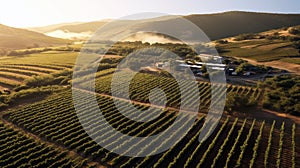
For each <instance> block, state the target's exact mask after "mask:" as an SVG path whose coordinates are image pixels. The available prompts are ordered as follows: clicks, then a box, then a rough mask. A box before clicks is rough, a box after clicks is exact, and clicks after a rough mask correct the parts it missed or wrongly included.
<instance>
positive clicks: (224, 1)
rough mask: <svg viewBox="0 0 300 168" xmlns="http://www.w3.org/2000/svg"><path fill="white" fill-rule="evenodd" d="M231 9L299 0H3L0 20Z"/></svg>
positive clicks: (291, 5) (288, 7) (27, 23)
mask: <svg viewBox="0 0 300 168" xmlns="http://www.w3.org/2000/svg"><path fill="white" fill-rule="evenodd" d="M231 10H242V11H259V12H276V13H300V0H3V1H1V5H0V24H5V25H9V26H14V27H31V26H43V25H49V24H56V23H63V22H76V21H94V20H101V19H107V18H119V17H123V16H126V15H130V14H135V13H139V12H160V13H168V14H178V15H186V14H194V13H215V12H224V11H231Z"/></svg>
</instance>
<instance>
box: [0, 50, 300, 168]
mask: <svg viewBox="0 0 300 168" xmlns="http://www.w3.org/2000/svg"><path fill="white" fill-rule="evenodd" d="M77 54H78V53H76V52H65V51H46V52H41V53H34V54H30V55H27V56H24V57H18V58H15V57H3V58H2V59H0V64H1V65H0V90H1V91H3V90H5V89H8V90H10V91H12V94H14V93H19V91H18V89H20V90H21V91H20V92H22V91H26V89H28V90H30V89H32V90H34V89H40V90H37V91H41V90H43V89H45V88H43V87H46V90H47V89H48V88H47V87H49V83H44V81H43V80H40V81H38V82H37V84H38V85H37V86H34V85H31V86H30V85H29V84H30V82H28V81H29V79H32V78H37V79H39V78H38V77H43V76H47V75H53V76H54V78H55V79H58V78H61V77H65V76H67V75H69V76H68V78H67V80H68V81H67V82H66V83H64V85H63V86H61V85H60V83H58V84H53V85H55V87H58V88H60V89H59V91H57V92H49V93H48V92H45V93H47V95H48V96H49V97H44V99H43V100H42V101H38V102H35V103H32V102H30V103H27V104H26V105H23V104H21V106H20V107H18V108H13V106H12V107H11V108H6V109H5V110H4V111H2V112H1V115H0V117H1V120H3V121H0V132H1V135H0V137H1V138H0V141H1V144H0V146H1V148H0V158H1V159H0V167H123V168H125V167H126V168H127V167H139V168H144V167H155V168H160V167H167V168H175V167H195V168H199V167H226V168H231V167H278V168H279V167H286V168H291V167H292V168H295V167H299V166H298V165H300V159H299V157H300V153H299V151H300V148H299V147H300V140H299V138H298V137H299V135H300V132H299V128H298V125H296V124H294V123H292V122H286V121H280V120H273V119H269V120H261V119H254V118H253V117H252V118H251V117H249V118H247V117H242V115H241V117H233V116H230V115H223V117H222V118H221V120H220V122H218V123H214V124H216V129H215V130H213V129H209V130H208V132H206V135H204V136H205V137H207V138H208V139H207V140H206V141H203V142H199V140H198V137H199V135H200V134H201V132H203V128H204V127H203V124H204V122H205V120H206V113H207V111H208V110H209V107H210V106H213V105H214V104H212V102H211V97H212V96H215V97H216V100H217V101H218V100H220V99H221V98H222V96H224V95H225V94H226V92H227V95H230V94H233V95H239V96H244V97H243V98H245V99H247V100H249V102H251V103H253V104H256V103H259V100H260V98H261V97H262V95H263V91H262V90H261V89H259V88H255V87H246V86H238V85H222V84H216V85H215V86H216V88H215V92H214V93H213V94H214V95H212V89H211V86H212V84H210V83H209V82H197V83H196V86H197V87H198V88H197V89H198V91H199V95H193V94H192V93H193V92H192V91H191V90H192V89H193V88H192V85H190V83H189V82H187V81H185V80H181V81H179V82H180V84H181V85H182V86H183V87H185V88H186V90H187V92H184V93H181V90H180V87H179V84H178V81H176V79H175V78H172V77H166V76H164V75H157V74H156V75H155V74H149V73H137V74H136V75H135V76H134V78H133V79H132V80H131V82H130V85H129V98H130V100H131V101H128V100H127V99H126V96H124V95H126V92H125V91H126V90H124V89H122V88H125V87H127V86H126V81H127V80H128V79H129V77H130V75H129V73H127V71H126V70H125V71H116V72H115V70H116V69H115V68H112V67H110V66H108V67H106V68H105V69H104V70H102V69H101V70H99V71H98V72H96V74H95V76H94V75H91V74H88V73H85V72H84V71H82V72H79V73H82V75H83V76H82V77H81V78H79V79H74V80H73V82H74V83H75V84H78V85H77V86H78V88H76V89H74V90H73V91H74V92H76V93H77V94H74V95H72V92H71V90H70V85H69V83H68V82H69V81H70V80H71V79H70V73H69V72H72V68H73V66H74V62H75V60H76V57H77ZM66 72H67V73H66ZM55 74H59V75H62V76H55ZM64 75H65V76H64ZM113 75H117V76H118V78H117V80H118V87H115V88H113V87H112V85H111V83H112V79H113ZM94 77H95V91H96V94H95V96H96V99H97V101H98V106H91V103H92V100H90V99H88V98H87V97H86V96H84V95H86V94H93V93H90V92H89V91H87V90H91V88H87V86H89V85H88V84H89V83H90V82H91V81H92V80H93V79H94ZM40 79H43V78H40ZM24 85H28V87H27V88H25V89H24V88H22V86H24ZM51 85H52V84H50V86H51ZM16 88H18V89H16ZM41 88H42V89H41ZM155 88H160V89H161V90H162V91H164V93H165V96H166V106H167V108H164V109H162V108H163V107H162V106H160V105H158V106H153V107H150V105H151V103H152V102H151V100H150V99H149V95H150V94H151V91H152V90H153V89H155ZM225 88H226V92H225ZM22 89H23V90H22ZM112 91H113V93H112ZM93 95H94V94H93ZM112 95H113V96H112ZM8 96H9V94H4V93H2V95H1V101H3V100H4V98H7V97H8ZM72 96H77V97H76V99H77V100H80V104H79V105H78V107H80V111H82V112H81V113H78V111H77V113H76V110H75V108H74V102H73V97H72ZM154 96H156V98H157V100H163V99H164V97H163V96H164V95H161V94H159V93H156V94H155V95H154ZM181 96H183V97H188V99H187V101H186V102H185V103H186V104H181V102H182V101H181V100H182V98H181ZM197 96H199V97H200V100H198V99H197V98H196V97H197ZM29 97H30V99H31V98H35V97H36V96H29ZM2 99H3V100H2ZM12 100H14V99H12ZM115 102H117V104H118V107H117V106H116V104H115ZM0 103H1V102H0ZM9 105H11V104H9ZM132 105H133V106H134V107H135V108H137V109H139V110H141V111H142V113H140V114H139V115H138V116H135V115H134V114H135V113H134V109H133V108H131V107H132ZM182 105H185V106H186V107H188V108H192V107H193V106H195V105H200V107H199V113H198V115H197V119H196V121H195V122H194V123H193V125H192V128H191V129H190V130H189V131H188V133H187V135H186V136H184V137H182V139H181V140H180V141H179V143H177V144H176V145H175V146H172V147H171V148H170V149H168V150H166V151H164V152H163V153H160V154H156V155H153V156H147V157H127V156H123V155H118V154H115V153H113V152H110V151H108V150H106V149H104V148H103V147H101V146H99V145H98V144H97V143H96V142H95V141H94V140H93V139H92V138H91V137H93V138H94V139H95V140H97V141H100V142H102V143H106V144H108V146H109V147H111V148H112V149H119V148H122V147H124V146H126V143H127V141H124V142H122V143H121V144H119V143H117V142H118V141H117V139H118V136H117V134H112V135H111V134H110V133H111V131H110V130H109V128H108V127H107V125H105V124H103V123H104V122H108V123H109V124H110V125H111V126H112V127H113V128H115V130H117V131H119V132H121V133H123V134H127V135H130V136H135V137H148V136H153V135H157V134H159V133H161V132H163V131H165V130H167V128H169V127H170V126H171V125H172V124H173V123H174V121H175V120H176V118H177V117H178V116H179V115H183V117H182V120H187V121H191V120H192V119H193V117H191V115H190V114H191V113H189V112H191V111H189V110H186V111H187V112H186V111H185V112H183V114H178V110H179V109H180V107H181V106H182ZM9 107H10V106H9ZM98 108H99V109H101V112H102V113H103V115H104V117H105V118H104V119H103V118H99V114H98V113H97V109H98ZM119 108H122V109H123V112H125V113H120V110H119ZM249 109H250V110H252V108H249ZM77 110H78V109H77ZM250 110H249V111H250ZM161 111H163V112H162V113H161V114H160V115H159V117H158V118H156V119H154V120H151V121H148V119H150V118H152V117H153V115H155V114H157V113H158V112H161ZM192 112H195V111H192ZM78 116H81V117H80V119H81V122H80V121H79V118H78ZM125 116H126V117H125ZM127 117H128V118H127ZM130 117H133V118H134V117H139V118H140V119H141V120H143V121H148V122H136V121H134V120H131V119H129V118H130ZM82 121H84V122H83V123H82ZM185 126H186V125H185V124H183V125H182V126H181V127H180V128H178V130H176V132H177V131H178V132H179V131H181V130H182V129H183V128H184V127H185ZM84 128H88V129H90V130H93V132H94V133H92V134H91V135H90V136H89V135H88V134H87V132H86V131H85V130H84ZM176 132H174V134H175V133H176ZM210 134H211V135H210ZM108 135H109V136H108ZM208 135H210V136H208ZM103 137H105V138H103ZM171 142H172V139H171V137H168V138H165V139H164V140H163V141H159V140H158V139H155V140H154V141H153V142H151V143H147V144H145V143H146V142H144V141H140V142H138V143H136V144H133V145H132V146H131V147H129V148H128V149H126V152H132V151H133V150H134V149H135V147H136V146H138V145H144V146H143V147H142V148H141V149H140V151H139V152H140V153H142V152H143V151H149V150H152V151H153V152H155V151H159V150H160V149H162V148H163V146H164V145H165V144H169V143H171ZM157 144H158V145H157Z"/></svg>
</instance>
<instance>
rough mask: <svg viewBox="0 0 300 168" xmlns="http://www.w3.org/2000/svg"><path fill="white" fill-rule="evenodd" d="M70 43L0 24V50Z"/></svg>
mask: <svg viewBox="0 0 300 168" xmlns="http://www.w3.org/2000/svg"><path fill="white" fill-rule="evenodd" d="M69 42H71V41H69V40H66V39H59V38H54V37H49V36H46V35H44V34H42V33H37V32H33V31H29V30H26V29H20V28H13V27H9V26H5V25H2V24H0V49H6V50H12V49H25V48H32V47H47V46H56V45H63V44H67V43H69Z"/></svg>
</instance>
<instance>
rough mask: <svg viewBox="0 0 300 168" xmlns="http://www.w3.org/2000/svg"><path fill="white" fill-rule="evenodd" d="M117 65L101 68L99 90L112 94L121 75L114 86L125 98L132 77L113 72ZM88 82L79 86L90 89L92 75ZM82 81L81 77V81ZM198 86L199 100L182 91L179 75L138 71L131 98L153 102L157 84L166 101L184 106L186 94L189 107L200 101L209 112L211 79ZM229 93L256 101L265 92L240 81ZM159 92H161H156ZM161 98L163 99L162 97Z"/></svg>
mask: <svg viewBox="0 0 300 168" xmlns="http://www.w3.org/2000/svg"><path fill="white" fill-rule="evenodd" d="M112 71H113V69H108V70H106V71H100V72H101V73H102V74H105V75H101V74H99V73H100V72H99V73H98V74H97V75H96V79H95V91H96V92H97V93H101V94H107V95H112V88H111V83H112V77H113V75H117V76H118V87H116V88H114V90H113V91H114V96H116V97H120V98H124V95H126V92H125V91H126V90H124V87H126V81H127V80H128V78H129V75H128V73H127V72H126V71H120V72H115V73H114V74H112ZM82 81H85V82H82V83H80V84H79V86H80V87H81V88H83V89H88V90H91V88H89V85H87V84H86V83H89V82H90V81H89V80H88V78H86V80H82ZM79 82H80V81H79ZM180 82H181V86H182V87H184V88H185V89H186V90H193V88H192V85H190V83H189V82H188V81H184V80H182V81H180ZM197 85H198V89H199V97H200V102H199V101H196V100H197V99H195V97H196V95H193V94H192V93H189V92H185V93H181V92H180V87H179V85H178V82H177V81H176V79H175V78H170V77H164V76H157V75H152V74H147V73H137V74H136V75H135V76H134V78H133V79H132V80H131V81H130V85H129V97H130V100H135V101H138V102H143V103H149V93H150V92H151V90H153V89H155V88H160V89H162V90H163V91H164V93H165V95H166V99H167V102H166V105H167V106H169V107H174V108H180V106H181V97H180V95H181V94H182V96H183V97H190V100H189V101H188V105H187V106H188V107H194V106H195V105H197V104H200V109H199V111H201V112H205V111H207V109H208V107H209V105H210V103H211V97H212V95H211V93H212V91H211V84H210V83H207V82H198V84H197ZM224 90H225V89H224V86H223V85H222V84H219V85H216V88H215V93H214V94H215V96H216V100H218V99H219V98H221V97H222V95H224V94H225V92H224ZM226 90H227V94H228V93H231V92H232V93H235V94H238V95H243V96H246V97H247V98H248V99H250V100H251V101H253V102H256V101H257V100H258V98H259V96H260V95H261V92H260V90H259V89H257V88H251V87H244V86H237V85H227V86H226ZM156 96H159V95H156ZM157 99H160V97H158V98H157Z"/></svg>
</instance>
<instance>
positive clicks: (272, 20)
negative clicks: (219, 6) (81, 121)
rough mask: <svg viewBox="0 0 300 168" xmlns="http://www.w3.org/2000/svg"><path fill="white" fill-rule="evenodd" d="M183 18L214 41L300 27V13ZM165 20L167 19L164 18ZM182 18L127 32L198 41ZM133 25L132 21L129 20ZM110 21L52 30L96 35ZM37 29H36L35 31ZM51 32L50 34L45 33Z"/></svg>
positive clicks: (151, 21) (237, 13) (145, 24)
mask: <svg viewBox="0 0 300 168" xmlns="http://www.w3.org/2000/svg"><path fill="white" fill-rule="evenodd" d="M182 17H183V18H185V19H187V20H189V21H191V22H192V23H194V24H195V25H197V26H198V27H199V28H201V29H202V30H203V31H204V32H205V33H206V34H207V36H208V37H209V38H210V39H211V40H217V39H221V38H226V37H232V36H237V35H240V34H244V33H259V32H263V31H267V30H271V29H276V28H281V27H289V26H295V25H300V14H273V13H258V12H242V11H232V12H224V13H216V14H193V15H187V16H182ZM162 18H163V19H162ZM177 21H178V18H176V17H175V18H172V17H169V16H164V17H158V18H152V19H145V20H136V21H135V22H136V23H137V26H135V25H132V26H131V27H126V30H129V31H132V32H135V31H136V30H139V29H147V30H162V29H164V30H165V29H168V30H170V31H176V34H178V35H179V36H181V35H182V36H183V37H184V38H185V39H184V40H187V41H192V40H195V39H193V38H195V34H193V33H196V32H191V34H190V36H186V35H184V33H185V32H186V27H184V26H182V25H176V22H177ZM119 22H126V20H120V21H119ZM127 22H132V20H127ZM106 23H107V21H95V22H87V23H79V24H69V25H68V24H64V25H63V26H58V27H55V28H54V29H52V31H55V30H62V31H66V32H74V33H82V32H91V34H92V32H94V31H96V30H97V29H98V28H100V27H101V26H103V25H104V24H106ZM122 29H124V27H122V26H120V27H114V28H113V29H112V30H108V31H107V34H112V33H113V32H119V31H121V30H122ZM31 30H34V29H31ZM44 33H49V32H44Z"/></svg>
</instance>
